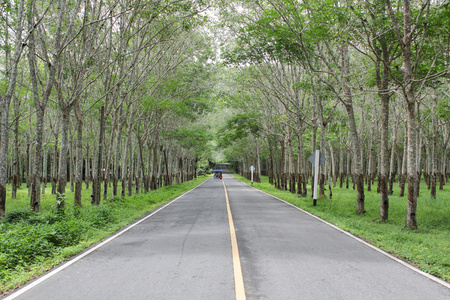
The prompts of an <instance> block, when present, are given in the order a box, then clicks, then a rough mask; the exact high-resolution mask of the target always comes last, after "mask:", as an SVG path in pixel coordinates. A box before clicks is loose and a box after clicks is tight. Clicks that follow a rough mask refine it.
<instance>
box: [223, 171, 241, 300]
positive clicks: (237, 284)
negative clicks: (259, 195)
mask: <svg viewBox="0 0 450 300" xmlns="http://www.w3.org/2000/svg"><path fill="white" fill-rule="evenodd" d="M222 182H223V188H224V189H225V199H226V200H227V212H228V222H229V224H230V236H231V252H232V255H233V269H234V289H235V291H236V300H245V299H246V296H245V288H244V277H243V276H242V268H241V259H240V258H239V249H238V244H237V239H236V231H235V229H234V222H233V216H232V214H231V208H230V201H229V200H228V192H227V187H226V186H225V180H222Z"/></svg>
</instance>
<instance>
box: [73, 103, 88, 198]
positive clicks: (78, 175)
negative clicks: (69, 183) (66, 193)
mask: <svg viewBox="0 0 450 300" xmlns="http://www.w3.org/2000/svg"><path fill="white" fill-rule="evenodd" d="M75 113H76V120H77V141H76V150H75V151H76V165H75V196H74V205H75V206H78V207H80V206H81V190H82V186H83V117H82V113H81V107H80V103H79V101H77V102H76V103H75ZM86 168H88V165H87V164H86Z"/></svg>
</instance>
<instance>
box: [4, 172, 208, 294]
mask: <svg viewBox="0 0 450 300" xmlns="http://www.w3.org/2000/svg"><path fill="white" fill-rule="evenodd" d="M208 180H209V179H206V180H205V181H203V182H202V183H200V184H199V185H198V186H196V187H194V188H192V189H190V190H189V191H187V192H185V193H184V194H181V195H180V196H178V197H176V198H174V199H172V200H170V201H169V202H168V203H166V204H164V205H163V206H161V207H159V208H158V209H156V210H155V211H153V212H152V213H151V214H149V215H148V216H146V217H144V218H142V219H140V220H139V221H136V222H135V223H132V224H131V225H129V226H128V227H124V228H122V229H120V231H118V232H116V233H114V234H113V235H111V236H110V237H109V238H107V239H106V240H104V241H103V242H100V243H99V244H97V245H95V246H93V247H92V248H88V250H86V251H85V252H82V253H81V254H79V255H78V256H76V257H75V258H73V259H71V260H68V261H66V262H64V263H62V264H63V265H61V266H59V267H56V268H55V269H54V270H52V271H50V272H49V273H47V274H45V275H42V276H41V277H38V278H37V279H35V280H34V281H31V282H30V283H29V284H27V285H25V286H23V287H21V288H19V289H18V290H16V291H14V292H12V293H11V294H10V295H8V296H7V297H6V298H2V299H3V300H12V299H15V298H17V297H19V296H20V295H22V294H23V293H25V292H27V291H28V290H31V289H32V288H34V287H35V286H37V285H38V284H41V283H42V282H44V281H45V280H47V279H49V278H50V277H52V276H53V275H56V274H57V273H59V272H61V271H62V270H64V269H65V268H67V267H69V266H71V265H72V264H74V263H76V262H77V261H79V260H80V259H82V258H84V257H86V256H87V255H89V254H91V253H92V252H94V251H95V250H97V249H98V248H100V247H102V246H104V245H106V244H107V243H109V242H111V241H112V240H114V239H115V238H117V237H119V236H121V235H122V234H124V233H125V232H127V231H128V230H130V229H131V228H133V227H135V226H136V225H138V224H140V223H142V222H144V221H145V220H147V219H148V218H150V217H152V216H153V215H155V214H156V213H158V212H160V211H161V210H163V209H164V208H166V207H167V206H169V205H171V204H172V203H174V202H175V201H177V200H179V199H180V198H182V197H183V196H185V195H186V194H188V193H190V192H191V191H193V190H195V189H196V188H198V187H200V186H201V185H202V184H204V183H205V182H206V181H208Z"/></svg>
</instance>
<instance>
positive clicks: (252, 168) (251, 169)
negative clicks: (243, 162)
mask: <svg viewBox="0 0 450 300" xmlns="http://www.w3.org/2000/svg"><path fill="white" fill-rule="evenodd" d="M253 171H255V167H254V166H251V167H250V172H251V174H252V178H251V179H252V180H251V181H252V185H253Z"/></svg>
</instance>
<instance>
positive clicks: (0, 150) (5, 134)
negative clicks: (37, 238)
mask: <svg viewBox="0 0 450 300" xmlns="http://www.w3.org/2000/svg"><path fill="white" fill-rule="evenodd" d="M23 8H24V0H21V1H20V2H19V5H18V11H17V20H16V22H17V23H16V28H15V31H16V37H15V42H16V45H15V51H14V56H13V61H12V65H11V72H10V76H9V78H8V80H9V86H8V90H7V92H6V94H5V96H1V95H0V109H1V112H2V113H1V119H0V219H1V218H3V216H4V215H5V211H6V181H7V166H8V144H9V107H10V104H11V99H12V96H13V93H14V90H15V87H16V82H17V70H18V65H19V60H20V55H21V54H22V49H23V48H22V47H23V46H22V15H23ZM6 30H8V29H6Z"/></svg>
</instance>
